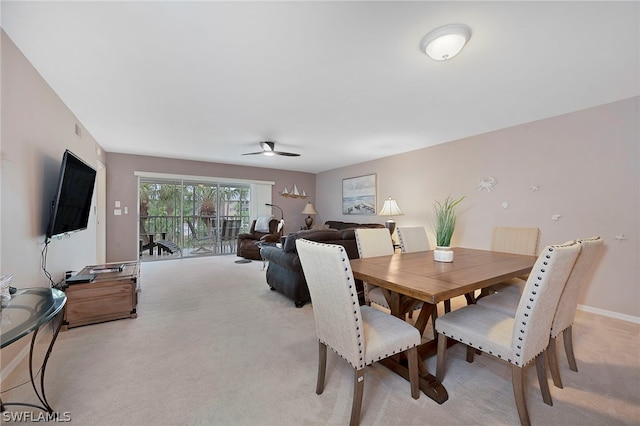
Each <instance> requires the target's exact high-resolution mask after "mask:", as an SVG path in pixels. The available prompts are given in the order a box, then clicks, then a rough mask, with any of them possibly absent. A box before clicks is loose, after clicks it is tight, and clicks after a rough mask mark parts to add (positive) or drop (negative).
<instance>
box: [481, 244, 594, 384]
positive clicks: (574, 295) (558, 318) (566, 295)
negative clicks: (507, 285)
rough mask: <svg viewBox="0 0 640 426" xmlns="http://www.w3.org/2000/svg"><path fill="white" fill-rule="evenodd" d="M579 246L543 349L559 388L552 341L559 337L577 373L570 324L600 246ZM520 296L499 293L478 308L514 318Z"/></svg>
mask: <svg viewBox="0 0 640 426" xmlns="http://www.w3.org/2000/svg"><path fill="white" fill-rule="evenodd" d="M578 243H579V244H580V245H581V246H582V250H581V251H580V255H579V256H578V260H576V264H575V265H574V266H573V269H572V271H571V274H570V275H569V279H568V280H567V284H566V285H565V287H564V290H563V291H562V295H561V296H560V301H559V302H558V307H557V309H556V313H555V316H554V318H553V323H552V325H551V333H550V336H549V347H548V348H547V359H548V364H549V369H550V370H551V377H552V379H553V383H554V384H555V385H556V387H559V388H562V378H561V377H560V369H559V368H558V357H557V353H556V339H557V337H558V336H560V334H562V338H563V341H564V350H565V353H566V355H567V360H568V361H569V368H570V369H571V370H573V371H578V365H577V363H576V358H575V355H574V351H573V332H572V330H573V321H574V319H575V316H576V309H577V307H578V295H579V293H580V288H581V287H582V286H583V285H584V284H585V282H586V281H587V279H588V278H589V276H590V274H591V272H592V271H593V268H594V265H595V263H596V257H597V256H598V253H599V252H600V250H601V249H602V247H603V241H602V238H600V237H591V238H584V239H581V240H578ZM520 297H521V295H520V293H519V292H517V291H500V292H498V293H495V294H492V295H490V296H488V297H484V298H482V299H480V300H478V305H480V306H483V307H486V308H490V309H495V310H497V311H499V312H502V313H505V314H507V315H510V316H515V315H516V312H517V309H518V304H519V303H520Z"/></svg>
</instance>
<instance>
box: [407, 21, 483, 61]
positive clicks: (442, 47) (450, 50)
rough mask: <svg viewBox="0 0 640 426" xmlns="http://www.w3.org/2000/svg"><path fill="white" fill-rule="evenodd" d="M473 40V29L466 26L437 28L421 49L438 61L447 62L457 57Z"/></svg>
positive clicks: (423, 42)
mask: <svg viewBox="0 0 640 426" xmlns="http://www.w3.org/2000/svg"><path fill="white" fill-rule="evenodd" d="M470 38H471V28H469V27H468V26H466V25H464V24H451V25H445V26H444V27H440V28H436V29H435V30H433V31H431V32H430V33H429V34H427V35H426V36H425V37H424V38H423V39H422V42H421V43H420V48H421V49H422V51H423V52H424V53H426V54H427V55H429V57H430V58H432V59H435V60H436V61H446V60H447V59H451V58H453V57H454V56H456V55H457V54H458V53H460V51H461V50H462V48H463V47H464V45H465V44H466V43H467V41H469V39H470Z"/></svg>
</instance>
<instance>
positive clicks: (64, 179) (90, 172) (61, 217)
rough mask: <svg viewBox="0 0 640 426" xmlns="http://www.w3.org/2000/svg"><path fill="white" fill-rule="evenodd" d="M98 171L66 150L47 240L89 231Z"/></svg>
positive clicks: (53, 202)
mask: <svg viewBox="0 0 640 426" xmlns="http://www.w3.org/2000/svg"><path fill="white" fill-rule="evenodd" d="M95 180H96V171H95V169H93V168H92V167H91V166H89V165H88V164H86V163H85V162H84V161H82V160H81V159H80V158H78V157H77V156H76V155H75V154H73V153H72V152H71V151H69V150H66V151H65V153H64V156H63V157H62V165H61V166H60V177H59V178H58V187H57V193H56V196H55V198H54V199H53V201H52V208H51V217H50V218H49V226H48V228H47V237H48V238H51V237H53V236H56V235H60V234H66V233H70V232H75V231H80V230H82V229H86V228H87V223H88V222H89V215H90V213H91V198H92V197H93V187H94V184H95Z"/></svg>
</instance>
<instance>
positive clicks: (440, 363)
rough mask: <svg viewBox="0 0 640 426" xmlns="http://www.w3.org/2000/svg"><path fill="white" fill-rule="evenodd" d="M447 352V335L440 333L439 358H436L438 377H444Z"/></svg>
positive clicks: (440, 378) (439, 379) (439, 378)
mask: <svg viewBox="0 0 640 426" xmlns="http://www.w3.org/2000/svg"><path fill="white" fill-rule="evenodd" d="M446 352H447V336H445V335H444V334H438V358H437V360H436V379H438V381H440V382H442V379H444V362H445V353H446Z"/></svg>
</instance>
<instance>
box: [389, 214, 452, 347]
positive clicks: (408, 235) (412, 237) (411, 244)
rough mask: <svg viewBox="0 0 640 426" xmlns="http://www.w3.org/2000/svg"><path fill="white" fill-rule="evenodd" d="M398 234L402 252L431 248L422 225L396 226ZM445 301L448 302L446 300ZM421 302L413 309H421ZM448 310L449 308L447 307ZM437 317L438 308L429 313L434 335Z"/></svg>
mask: <svg viewBox="0 0 640 426" xmlns="http://www.w3.org/2000/svg"><path fill="white" fill-rule="evenodd" d="M396 233H397V234H398V240H399V242H400V250H401V251H402V253H415V252H419V251H429V250H431V245H430V244H429V239H428V238H427V232H426V231H425V229H424V227H423V226H399V227H398V228H396ZM447 302H449V301H448V300H447ZM421 308H422V303H417V304H416V305H415V307H414V308H413V310H416V309H421ZM413 310H410V311H409V314H408V315H409V318H412V317H413ZM449 310H450V309H449ZM437 317H438V310H437V309H434V310H433V314H431V322H432V323H433V335H434V337H435V335H436V329H435V324H436V318H437Z"/></svg>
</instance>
